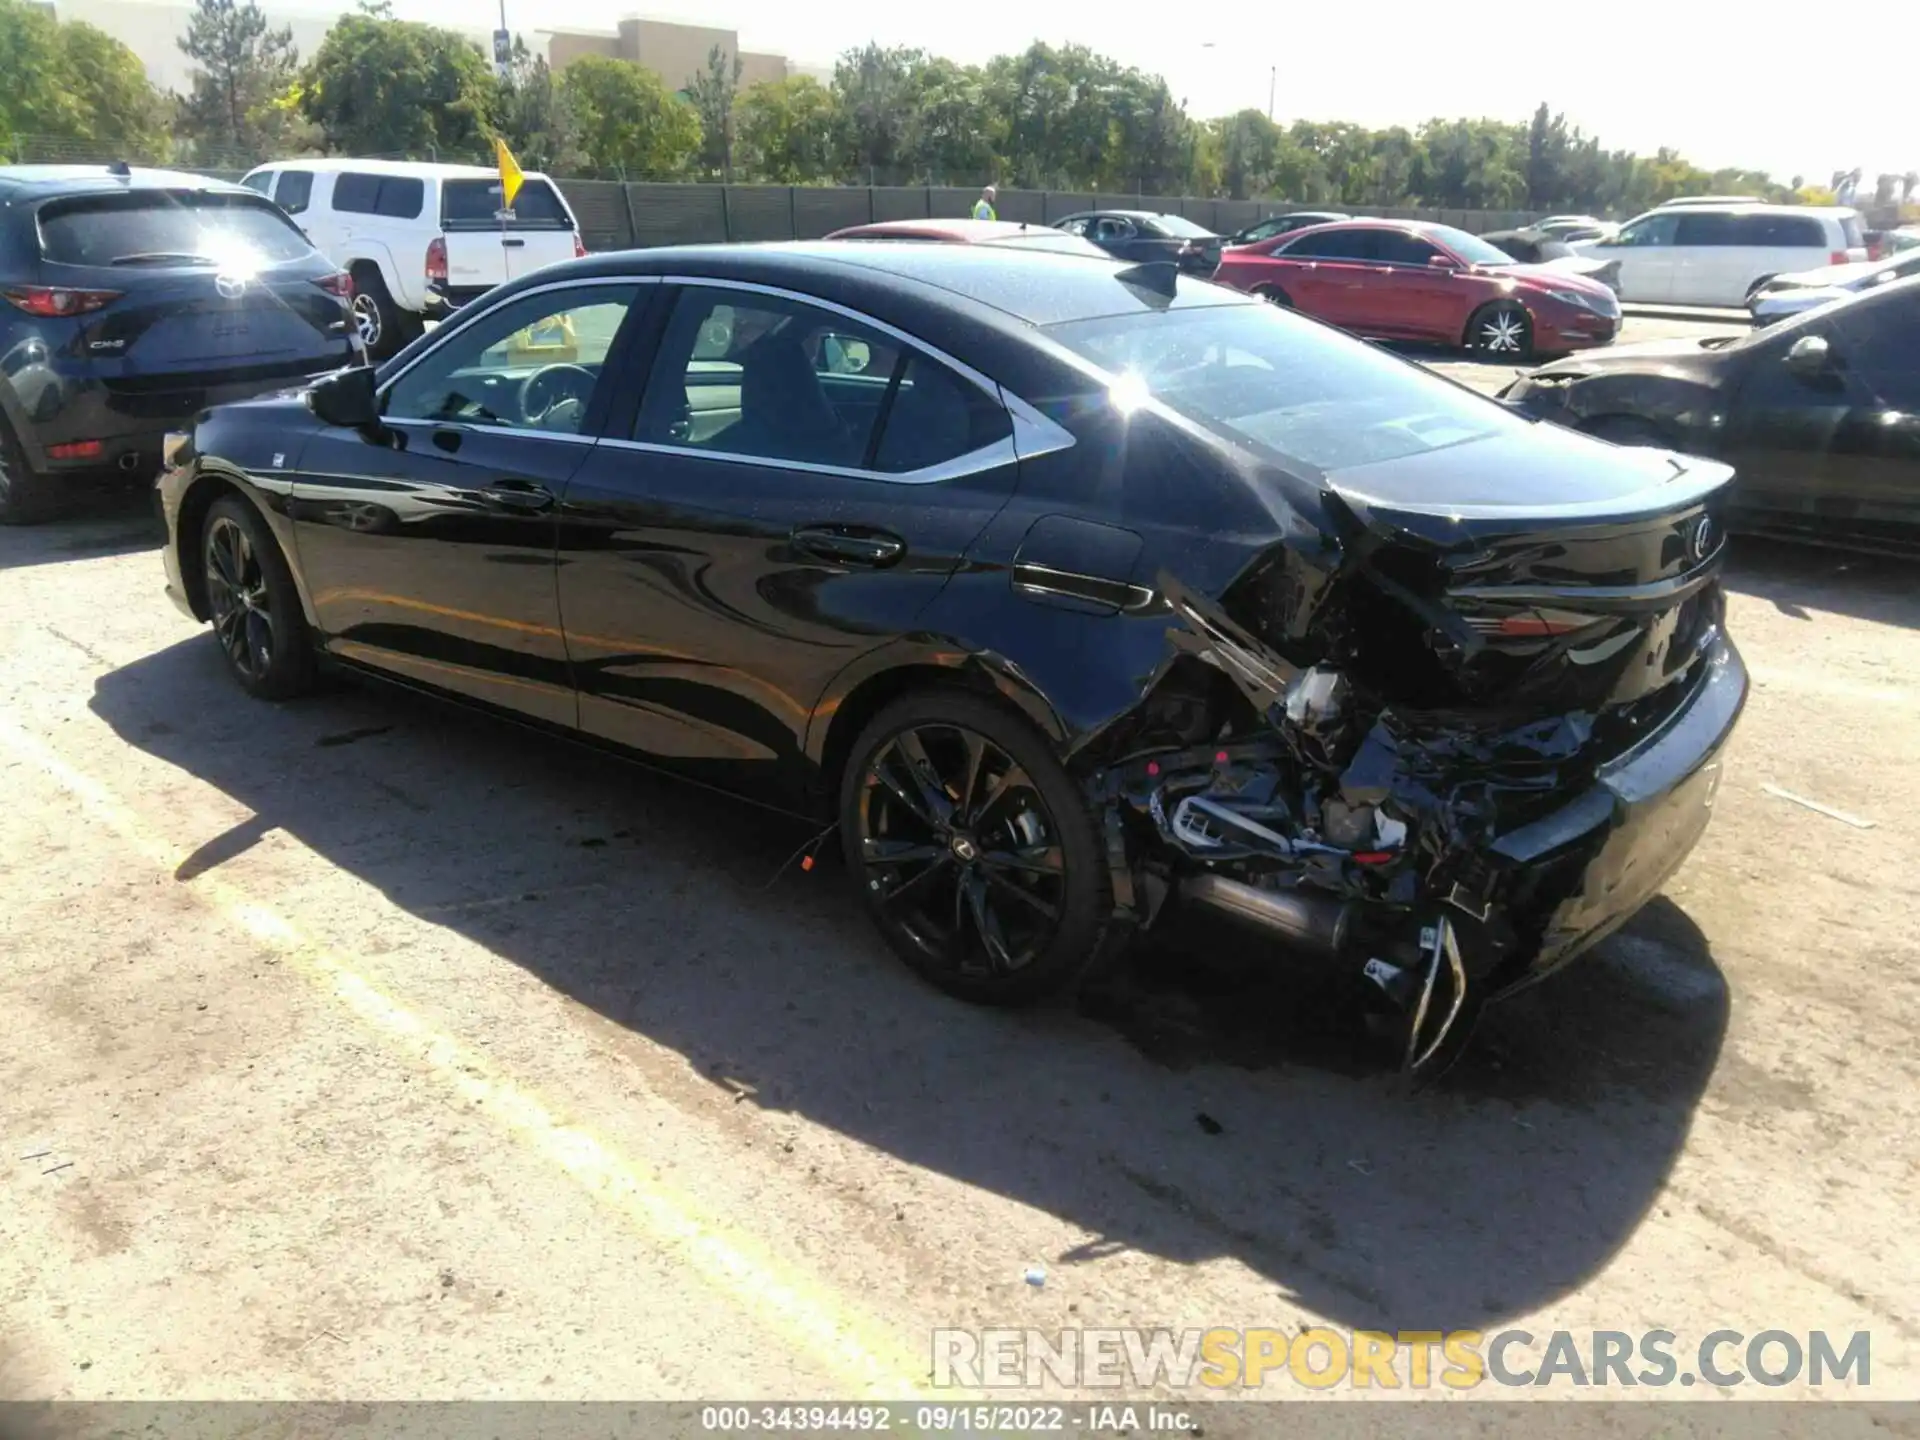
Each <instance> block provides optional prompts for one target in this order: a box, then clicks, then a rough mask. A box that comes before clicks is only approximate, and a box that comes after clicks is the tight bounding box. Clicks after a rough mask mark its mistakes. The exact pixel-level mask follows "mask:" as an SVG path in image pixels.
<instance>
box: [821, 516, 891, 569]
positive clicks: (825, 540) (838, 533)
mask: <svg viewBox="0 0 1920 1440" xmlns="http://www.w3.org/2000/svg"><path fill="white" fill-rule="evenodd" d="M793 545H794V548H795V549H796V550H799V551H801V552H803V553H804V554H808V555H813V556H817V557H818V558H820V559H822V560H834V561H838V562H839V563H840V564H842V565H866V566H870V567H872V568H874V569H879V568H881V567H883V566H887V565H891V564H893V563H894V561H896V560H898V559H899V558H900V557H901V556H902V555H904V554H906V553H907V542H906V541H904V540H902V539H901V538H900V537H899V536H898V535H892V534H889V533H888V532H887V531H885V530H865V529H853V528H851V527H848V526H844V525H803V526H802V527H801V528H800V529H798V530H795V531H794V532H793Z"/></svg>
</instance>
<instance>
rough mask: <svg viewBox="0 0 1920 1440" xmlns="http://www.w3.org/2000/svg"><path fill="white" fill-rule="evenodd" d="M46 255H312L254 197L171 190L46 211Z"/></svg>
mask: <svg viewBox="0 0 1920 1440" xmlns="http://www.w3.org/2000/svg"><path fill="white" fill-rule="evenodd" d="M40 253H41V254H42V255H43V256H44V257H45V258H46V259H47V260H49V261H50V262H52V263H53V264H55V265H167V264H174V265H196V264H205V265H235V266H238V265H247V264H252V265H260V264H277V263H279V262H281V261H285V260H298V259H300V258H301V257H302V256H304V255H310V254H312V253H313V247H312V246H310V245H309V244H307V241H306V237H305V236H303V235H302V234H301V233H300V231H299V230H298V229H297V228H296V227H295V226H294V224H293V222H292V221H290V220H288V219H287V217H286V216H284V215H282V214H281V213H280V212H279V211H278V210H276V209H275V208H274V207H273V206H272V205H271V204H270V203H268V202H267V201H265V200H262V199H259V198H257V197H256V196H254V195H252V194H246V195H217V194H215V195H210V194H205V193H196V192H182V191H167V190H136V191H133V192H130V193H125V194H114V195H90V196H87V197H85V198H82V199H76V200H61V201H56V202H54V203H53V204H49V205H46V206H43V207H42V208H41V211H40Z"/></svg>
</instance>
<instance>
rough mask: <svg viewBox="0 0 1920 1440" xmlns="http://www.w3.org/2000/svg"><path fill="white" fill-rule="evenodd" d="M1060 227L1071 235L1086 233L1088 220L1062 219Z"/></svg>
mask: <svg viewBox="0 0 1920 1440" xmlns="http://www.w3.org/2000/svg"><path fill="white" fill-rule="evenodd" d="M1059 228H1060V229H1062V230H1064V231H1066V232H1067V233H1068V234H1069V235H1084V234H1086V233H1087V222H1086V221H1085V220H1062V221H1061V222H1060V225H1059Z"/></svg>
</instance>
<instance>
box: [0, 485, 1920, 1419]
mask: <svg viewBox="0 0 1920 1440" xmlns="http://www.w3.org/2000/svg"><path fill="white" fill-rule="evenodd" d="M157 538H158V537H157V531H156V529H155V527H154V525H153V524H152V522H151V521H150V520H149V519H148V518H147V517H146V515H145V514H144V513H143V512H142V511H140V510H139V509H138V508H137V507H136V508H133V509H130V510H125V511H122V512H120V513H118V514H113V515H108V516H105V517H101V518H95V519H89V520H72V521H67V522H63V523H59V524H55V525H52V526H47V527H42V528H39V529H33V530H21V531H0V799H3V800H4V803H3V804H0V1013H4V1015H5V1016H6V1017H7V1024H6V1033H7V1041H8V1043H7V1044H6V1045H5V1046H4V1049H0V1094H4V1096H5V1099H4V1100H3V1101H0V1145H4V1149H0V1350H4V1354H5V1360H6V1363H5V1373H4V1378H3V1379H0V1384H3V1385H4V1389H5V1392H6V1393H9V1394H12V1395H15V1396H26V1397H76V1398H105V1397H142V1398H166V1397H181V1396H191V1397H198V1398H216V1397H223V1398H249V1399H327V1398H341V1397H353V1398H355V1399H362V1400H370V1399H379V1398H432V1399H446V1398H458V1397H480V1398H504V1397H515V1398H528V1399H534V1398H569V1399H580V1398H628V1399H633V1398H647V1397H662V1398H667V1397H672V1398H685V1397H733V1398H746V1397H771V1396H782V1397H788V1398H801V1397H821V1398H831V1397H840V1398H846V1397H849V1396H855V1395H883V1396H904V1395H910V1394H914V1393H926V1389H927V1385H928V1378H929V1377H928V1372H929V1358H928V1357H929V1347H930V1343H931V1341H930V1337H931V1333H932V1331H933V1330H934V1329H935V1328H937V1327H943V1326H944V1327H953V1326H957V1327H989V1326H1015V1327H1023V1328H1024V1327H1033V1328H1040V1329H1045V1330H1049V1331H1057V1330H1060V1329H1062V1328H1070V1327H1080V1326H1089V1327H1091V1326H1116V1325H1128V1326H1148V1327H1155V1326H1165V1327H1171V1328H1173V1329H1184V1328H1189V1327H1212V1326H1226V1327H1252V1326H1272V1327H1276V1328H1280V1329H1285V1330H1290V1331H1297V1330H1299V1329H1300V1328H1301V1327H1303V1326H1309V1325H1315V1324H1328V1325H1333V1326H1338V1327H1369V1328H1384V1329H1388V1330H1402V1331H1404V1330H1412V1329H1450V1328H1457V1327H1472V1328H1477V1329H1481V1330H1485V1331H1493V1330H1499V1329H1503V1328H1509V1327H1519V1328H1523V1329H1525V1330H1527V1331H1529V1332H1532V1333H1534V1334H1536V1335H1542V1336H1544V1335H1545V1334H1546V1333H1547V1332H1550V1331H1553V1330H1555V1329H1569V1330H1577V1331H1580V1332H1583V1333H1584V1332H1586V1331H1589V1330H1592V1329H1596V1328H1600V1329H1616V1330H1624V1331H1629V1332H1639V1331H1643V1330H1647V1329H1651V1328H1659V1327H1663V1328H1666V1329H1669V1330H1672V1331H1674V1332H1676V1334H1677V1335H1678V1336H1679V1337H1680V1343H1679V1344H1678V1345H1677V1346H1676V1349H1677V1350H1678V1351H1679V1352H1680V1353H1681V1354H1682V1356H1683V1358H1686V1357H1687V1355H1688V1346H1690V1345H1691V1344H1693V1343H1695V1342H1697V1341H1698V1340H1699V1339H1700V1338H1701V1337H1703V1336H1705V1335H1706V1334H1708V1333H1709V1332H1711V1331H1714V1330H1716V1329H1721V1328H1728V1329H1734V1330H1738V1331H1741V1332H1743V1333H1744V1334H1748V1335H1751V1334H1754V1333H1756V1332H1759V1331H1762V1330H1768V1329H1781V1330H1787V1331H1790V1332H1794V1333H1795V1334H1797V1335H1800V1336H1803V1337H1804V1336H1805V1335H1806V1334H1807V1333H1808V1332H1810V1331H1813V1330H1825V1331H1827V1332H1829V1333H1830V1334H1837V1335H1839V1336H1842V1337H1844V1336H1846V1335H1849V1334H1851V1333H1852V1332H1854V1331H1859V1330H1865V1331H1869V1332H1871V1336H1872V1342H1871V1343H1872V1370H1871V1386H1870V1388H1869V1389H1868V1390H1867V1391H1866V1392H1865V1393H1866V1394H1868V1395H1870V1396H1872V1397H1875V1398H1896V1397H1899V1398H1916V1397H1920V1356H1917V1355H1916V1349H1915V1339H1916V1334H1920V1309H1916V1302H1915V1298H1914V1297H1915V1296H1916V1295H1920V1244H1916V1242H1915V1240H1914V1238H1913V1237H1914V1229H1913V1220H1912V1217H1913V1215H1914V1214H1915V1211H1916V1204H1917V1202H1920V1183H1916V1157H1917V1156H1920V1140H1916V1137H1915V1134H1914V1130H1913V1124H1912V1119H1911V1117H1912V1114H1913V1104H1912V1099H1911V1097H1912V1095H1913V1093H1914V1083H1915V1080H1916V1078H1920V1051H1916V1049H1915V1046H1914V1043H1913V1036H1914V1034H1915V1031H1916V1029H1920V981H1917V980H1916V975H1920V939H1916V931H1917V929H1920V895H1917V892H1920V878H1917V877H1920V734H1917V730H1916V716H1920V585H1916V584H1915V582H1914V571H1913V569H1912V567H1911V566H1910V565H1907V566H1902V565H1898V564H1894V563H1891V562H1879V561H1871V560H1861V559H1849V558H1846V557H1843V556H1838V555H1834V554H1827V553H1820V552H1814V551H1806V550H1797V549H1791V548H1786V547H1776V546H1771V545H1765V544H1761V543H1741V544H1739V545H1738V551H1737V557H1736V560H1735V562H1734V565H1733V568H1732V575H1731V582H1730V583H1731V589H1732V599H1731V616H1730V622H1729V623H1730V628H1731V630H1732V633H1733V634H1734V636H1735V638H1736V640H1737V641H1738V642H1739V644H1740V645H1741V646H1742V648H1743V650H1744V652H1745V654H1746V656H1747V658H1748V661H1749V663H1750V666H1751V668H1752V671H1753V674H1754V678H1755V686H1754V690H1753V693H1752V698H1751V700H1750V702H1749V705H1748V709H1747V713H1746V716H1745V718H1744V720H1743V723H1742V726H1741V729H1740V732H1739V734H1738V735H1737V737H1736V740H1735V742H1734V746H1733V750H1732V754H1731V756H1730V758H1729V761H1728V776H1727V780H1726V783H1725V785H1724V787H1723V788H1722V790H1721V792H1720V799H1719V801H1718V813H1717V814H1716V817H1715V819H1714V822H1713V825H1712V828H1711V829H1710V830H1709V832H1708V834H1707V837H1706V839H1705V840H1704V842H1703V844H1702V846H1701V848H1700V849H1699V850H1698V852H1697V853H1696V854H1695V855H1694V857H1693V858H1692V859H1691V860H1690V861H1689V863H1688V864H1687V865H1686V867H1685V868H1684V869H1683V870H1682V871H1681V872H1680V874H1679V875H1678V877H1677V878H1676V879H1675V881H1674V882H1673V883H1672V884H1671V885H1670V886H1669V887H1668V889H1667V892H1666V894H1665V895H1664V896H1663V897H1662V898H1661V899H1659V900H1657V901H1656V902H1655V903H1654V904H1653V905H1652V906H1650V907H1649V908H1648V909H1647V910H1646V911H1645V912H1644V913H1643V914H1642V915H1641V916H1640V917H1638V918H1637V919H1636V920H1635V921H1634V922H1633V923H1632V925H1631V926H1630V927H1629V928H1628V929H1627V930H1626V931H1625V932H1623V933H1622V934H1620V935H1619V936H1617V937H1616V938H1615V939H1613V940H1612V941H1610V942H1608V943H1607V944H1606V945H1605V946H1604V947H1602V949H1601V950H1600V951H1599V952H1598V953H1596V954H1595V955H1593V956H1592V957H1590V958H1589V959H1587V960H1585V961H1583V962H1582V963H1580V964H1579V965H1577V966H1575V967H1573V968H1572V969H1571V970H1570V971H1569V972H1568V973H1566V974H1565V975H1563V976H1562V977H1560V978H1558V979H1556V980H1554V981H1552V982H1550V983H1548V984H1547V985H1544V986H1541V987H1539V988H1538V989H1536V990H1534V991H1531V992H1528V993H1526V994H1523V995H1522V996H1520V997H1517V998H1516V999H1514V1000H1512V1001H1511V1002H1509V1003H1507V1004H1505V1005H1503V1006H1501V1007H1499V1008H1498V1009H1497V1010H1496V1011H1495V1012H1494V1013H1492V1014H1491V1015H1490V1016H1489V1018H1488V1019H1487V1021H1486V1023H1485V1024H1484V1025H1483V1027H1482V1030H1481V1033H1480V1034H1479V1036H1478V1038H1477V1040H1476V1043H1475V1044H1474V1046H1473V1048H1472V1050H1471V1051H1470V1053H1469V1054H1468V1056H1467V1058H1466V1059H1465V1060H1464V1061H1463V1062H1462V1064H1461V1065H1460V1066H1459V1067H1458V1068H1457V1069H1456V1070H1455V1071H1454V1072H1453V1073H1452V1074H1451V1075H1450V1076H1449V1077H1447V1079H1446V1080H1445V1081H1443V1082H1442V1083H1441V1084H1440V1085H1439V1086H1437V1087H1435V1088H1433V1089H1430V1090H1427V1091H1424V1092H1420V1093H1414V1094H1408V1093H1404V1092H1403V1090H1402V1088H1401V1087H1400V1085H1399V1084H1398V1082H1397V1081H1396V1080H1395V1079H1394V1078H1393V1077H1392V1076H1390V1075H1387V1074H1384V1073H1382V1072H1381V1071H1380V1070H1379V1069H1378V1068H1377V1067H1375V1066H1374V1065H1373V1064H1372V1062H1371V1061H1370V1060H1369V1058H1368V1057H1367V1056H1366V1054H1365V1053H1364V1052H1363V1051H1362V1049H1361V1048H1360V1047H1359V1046H1358V1045H1357V1044H1356V1043H1355V1041H1354V1039H1353V1037H1352V1036H1351V1035H1349V1034H1348V1033H1347V1032H1346V1030H1345V1029H1344V1027H1343V1026H1342V1025H1341V1024H1339V1023H1337V1022H1336V1021H1334V1020H1332V1019H1330V1018H1329V1017H1328V1016H1327V1015H1325V1014H1322V1013H1319V1011H1318V1010H1317V1008H1316V1006H1315V1005H1314V1003H1313V1001H1312V999H1311V992H1310V991H1303V990H1302V989H1301V988H1300V987H1299V986H1298V985H1297V983H1295V982H1294V981H1293V980H1292V979H1290V978H1289V977H1286V976H1284V975H1271V976H1265V975H1262V974H1259V973H1256V974H1253V975H1247V974H1245V973H1240V972H1237V971H1231V970H1221V969H1219V968H1217V967H1215V968H1208V969H1205V970H1196V969H1195V967H1194V965H1193V964H1192V961H1193V959H1194V957H1193V956H1191V955H1189V954H1186V953H1183V952H1182V951H1180V950H1178V949H1175V948H1172V947H1169V946H1161V947H1158V948H1154V949H1149V950H1145V951H1143V952H1142V953H1141V954H1140V955H1139V956H1138V957H1137V958H1136V959H1135V961H1134V962H1133V964H1132V965H1131V967H1130V969H1129V971H1128V973H1127V975H1126V976H1124V977H1123V978H1122V981H1121V982H1120V983H1119V984H1118V985H1117V986H1116V987H1114V988H1113V989H1111V990H1110V991H1108V992H1106V993H1104V994H1102V995H1100V996H1096V997H1092V998H1090V999H1089V1000H1088V1001H1086V1002H1085V1003H1084V1004H1083V1005H1081V1006H1080V1007H1078V1008H1077V1009H1055V1010H1050V1011H1041V1012H1037V1013H1030V1014H1022V1015H1005V1014H998V1013H987V1012H981V1011H976V1010H972V1009H969V1008H966V1007H964V1006H962V1005H960V1004H958V1003H956V1002H953V1001H950V1000H947V999H945V998H943V997H942V996H940V995H938V994H936V993H934V992H932V991H931V990H929V989H927V988H926V987H924V986H923V985H921V984H919V983H917V982H916V981H914V980H913V979H912V978H911V977H910V976H909V975H908V974H907V973H906V972H905V971H904V970H903V968H902V967H900V966H899V965H898V964H897V963H896V962H895V961H894V960H893V959H892V958H891V957H890V956H889V955H888V954H887V953H885V952H884V950H883V947H882V946H881V944H880V942H879V941H878V940H877V939H876V938H875V937H874V936H873V934H872V933H871V932H870V930H869V928H868V926H867V925H866V923H865V921H864V919H863V918H862V917H861V915H860V914H859V913H858V911H857V910H856V908H855V906H854V904H853V903H852V902H851V900H850V897H849V896H848V895H847V893H846V890H845V886H844V883H843V882H844V876H843V875H842V874H841V873H840V871H839V869H838V867H837V865H834V864H830V863H828V864H822V865H821V866H819V867H817V868H816V869H815V870H814V871H813V872H812V873H810V874H807V873H802V872H801V871H800V870H799V869H798V868H796V867H785V868H783V865H784V862H785V861H786V860H787V859H788V857H789V856H790V855H791V854H792V852H793V850H794V849H795V847H796V846H797V845H799V844H800V843H801V842H802V841H803V840H805V839H806V838H807V837H806V835H805V833H804V832H799V833H796V832H795V831H793V830H792V829H790V828H789V827H787V826H785V825H784V824H782V823H780V822H777V821H773V820H770V819H769V818H768V817H767V816H765V815H764V814H762V813H760V812H757V811H753V810H750V809H745V808H742V807H738V806H736V805H734V804H731V803H729V802H725V801H722V800H718V799H715V798H712V797H710V796H707V795H705V794H703V793H702V792H699V791H694V790H688V789H684V788H681V787H678V786H676V785H674V784H672V783H670V782H667V781H663V780H658V779H655V778H653V777H651V776H649V775H648V774H646V773H644V772H641V771H638V770H635V769H632V768H630V767H626V766H624V765H621V764H619V763H618V762H614V761H610V760H607V759H604V758H600V757H598V756H595V755H591V754H586V753H581V752H576V751H574V750H572V749H569V748H566V747H563V746H559V745H556V744H552V743H548V742H545V741H543V740H540V739H537V738H534V737H531V736H529V735H526V734H523V733H521V732H519V731H517V730H515V729H512V728H509V727H506V726H503V725H498V724H495V723H493V722H490V721H486V720H481V719H477V718H470V717H467V716H465V715H462V714H459V713H455V712H452V711H449V710H446V709H442V708H439V707H437V706H435V705H433V704H431V703H428V702H425V701H422V700H418V699H414V698H410V697H406V696H403V695H398V694H394V693H389V692H387V691H385V690H382V689H376V688H367V687H360V686H351V685H343V686H340V687H337V688H334V689H332V690H331V691H329V692H328V693H326V694H324V695H323V696H321V697H319V698H317V699H314V700H311V701H307V702H303V703H299V704H294V705H288V706H281V707H276V706H269V705H260V704H255V703H252V702H248V701H246V700H245V699H244V698H243V697H242V696H241V695H240V694H239V692H238V691H237V689H236V688H235V687H234V686H232V685H231V684H230V683H229V682H228V681H227V679H226V677H225V676H224V674H223V673H222V671H221V667H220V662H219V658H218V656H217V654H216V652H215V649H214V646H213V643H212V641H211V640H210V639H208V638H207V636H206V635H205V634H203V633H200V632H199V631H197V630H196V629H195V627H193V626H192V625H190V624H189V623H187V622H186V621H184V620H182V619H181V618H180V617H179V616H178V615H177V613H176V612H175V611H174V610H173V609H172V608H171V607H170V606H169V605H167V604H166V602H165V601H164V599H163V597H162V595H161V591H160V586H161V578H160V571H159V561H158V557H157V556H156V554H155V553H154V546H155V544H156V542H157ZM1769 785H1771V786H1775V787H1778V788H1781V789H1784V790H1787V791H1790V792H1792V793H1793V794H1795V795H1798V796H1802V797H1805V798H1808V799H1811V800H1814V801H1817V802H1819V803H1821V804H1823V805H1826V806H1829V807H1832V808H1833V809H1836V810H1839V811H1842V812H1846V813H1847V814H1848V815H1850V816H1852V817H1855V818H1857V819H1858V820H1861V821H1863V822H1868V823H1870V826H1871V828H1856V826H1854V825H1853V824H1849V823H1846V822H1845V821H1843V820H1837V819H1834V818H1830V817H1829V816H1827V815H1825V814H1821V813H1818V812H1816V811H1814V810H1810V809H1808V808H1805V807H1804V806H1802V805H1800V804H1797V803H1795V802H1794V801H1792V800H1789V799H1783V798H1780V797H1778V796H1776V795H1773V794H1771V793H1769V792H1768V790H1767V789H1766V788H1765V787H1767V786H1769ZM1035 1266H1041V1267H1044V1268H1045V1278H1044V1283H1043V1284H1040V1285H1035V1284H1032V1283H1029V1280H1028V1278H1027V1272H1028V1271H1029V1269H1030V1268H1031V1267H1035ZM1685 1368H1690V1367H1685ZM1270 1386H1271V1389H1272V1391H1273V1393H1276V1394H1279V1393H1285V1394H1288V1395H1295V1396H1297V1395H1300V1394H1303V1393H1305V1392H1303V1391H1301V1390H1299V1389H1297V1388H1294V1389H1291V1390H1285V1389H1283V1382H1281V1381H1278V1380H1276V1381H1273V1382H1270ZM1332 1393H1334V1394H1336V1395H1342V1394H1350V1393H1351V1392H1348V1391H1344V1390H1341V1391H1335V1392H1332ZM1555 1393H1561V1392H1555ZM1619 1393H1620V1392H1618V1391H1617V1390H1616V1391H1614V1392H1613V1394H1615V1395H1616V1396H1617V1395H1618V1394H1619ZM1638 1393H1640V1394H1643V1395H1644V1394H1648V1393H1652V1392H1647V1391H1641V1392H1638ZM1661 1393H1665V1394H1668V1395H1672V1394H1674V1393H1675V1392H1673V1391H1666V1392H1661ZM1692 1393H1693V1394H1695V1395H1700V1396H1704V1395H1711V1394H1715V1393H1719V1392H1718V1390H1717V1387H1714V1386H1711V1385H1709V1384H1707V1383H1705V1382H1704V1381H1703V1382H1702V1383H1701V1384H1700V1385H1699V1387H1698V1388H1697V1389H1696V1390H1694V1391H1693V1392H1692ZM1745 1393H1746V1394H1748V1395H1751V1394H1752V1393H1753V1387H1752V1386H1751V1385H1749V1386H1747V1387H1745ZM1768 1393H1769V1394H1770V1395H1793V1394H1804V1393H1806V1391H1805V1387H1804V1382H1797V1383H1796V1384H1794V1385H1791V1386H1788V1387H1785V1388H1783V1389H1780V1390H1772V1391H1769V1392H1768Z"/></svg>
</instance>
